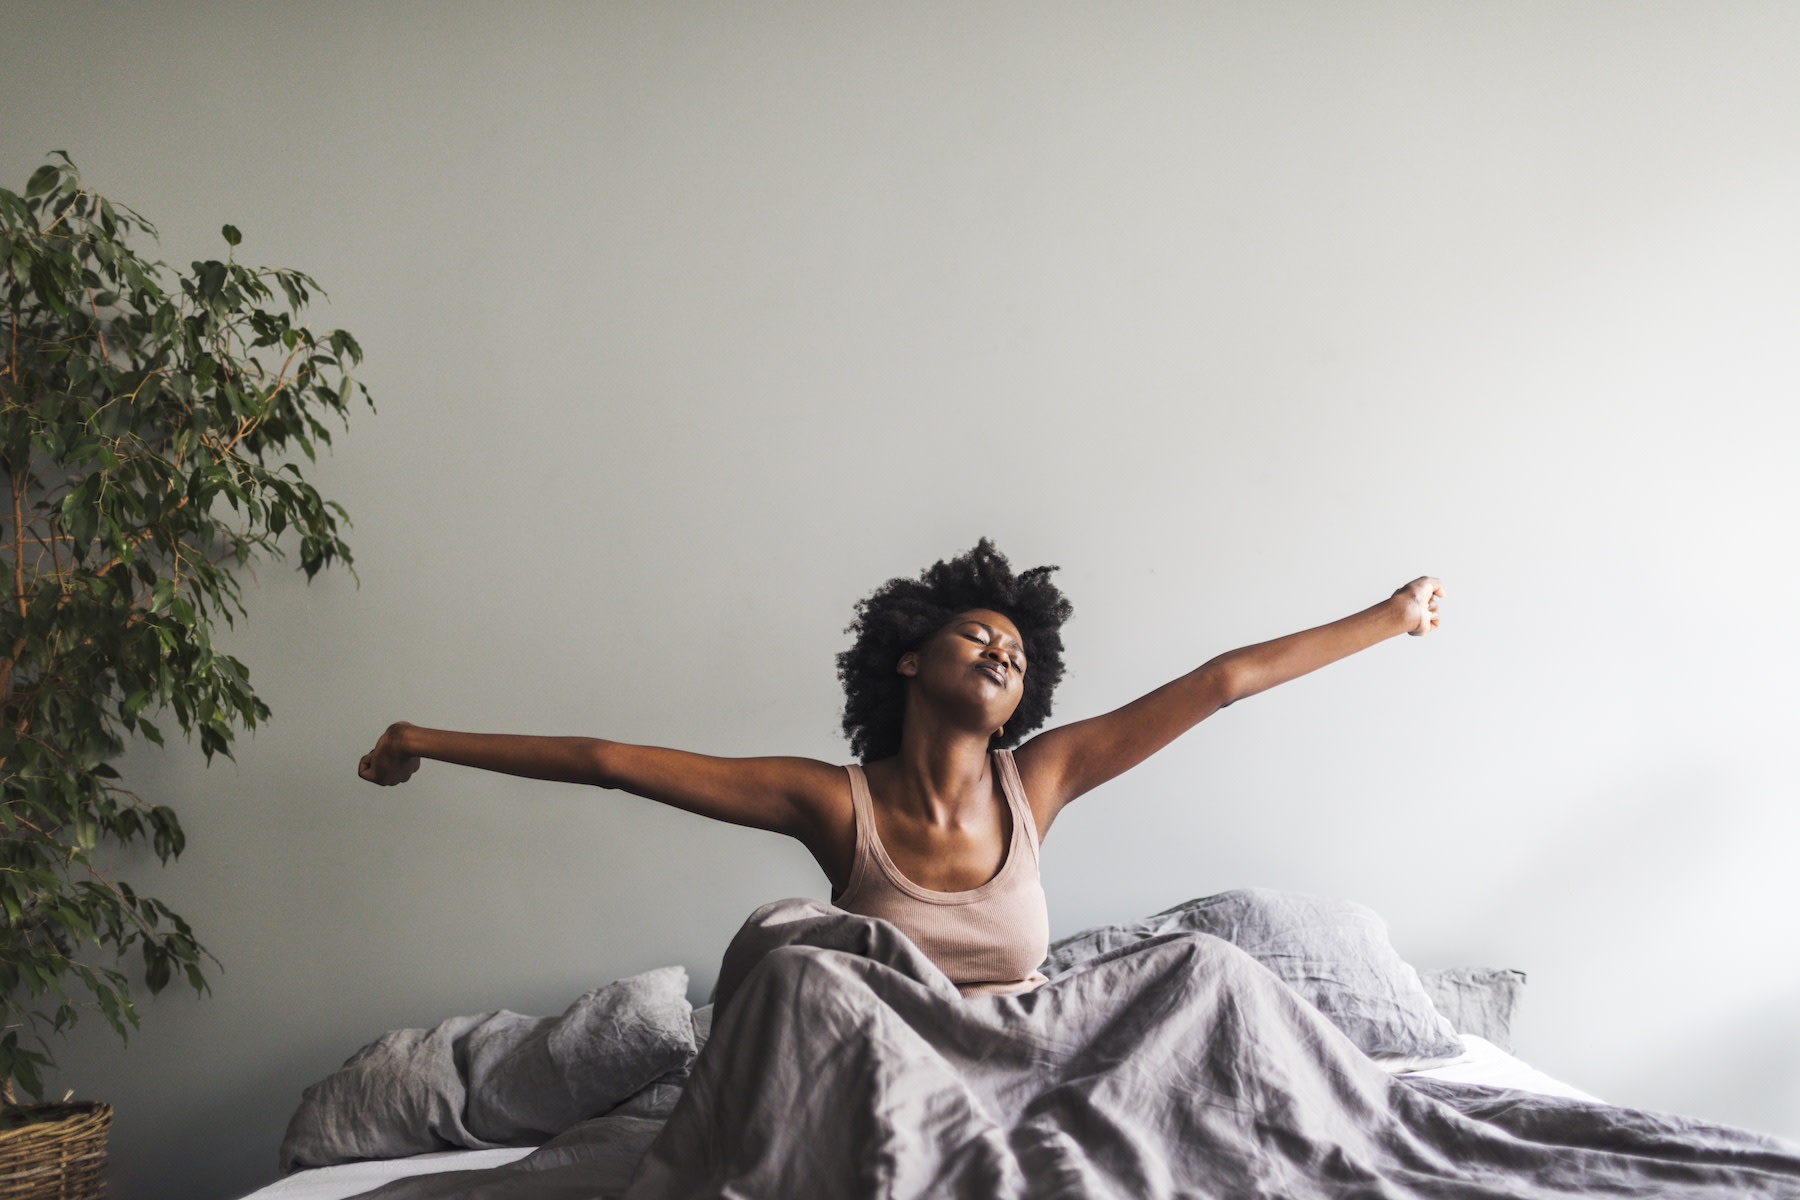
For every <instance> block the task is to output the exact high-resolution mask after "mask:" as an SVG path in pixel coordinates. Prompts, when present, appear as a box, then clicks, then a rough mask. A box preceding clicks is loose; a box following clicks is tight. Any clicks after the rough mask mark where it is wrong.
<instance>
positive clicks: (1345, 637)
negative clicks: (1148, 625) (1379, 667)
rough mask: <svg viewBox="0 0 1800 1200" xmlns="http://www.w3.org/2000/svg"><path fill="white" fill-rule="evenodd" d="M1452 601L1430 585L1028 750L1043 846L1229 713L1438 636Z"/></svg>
mask: <svg viewBox="0 0 1800 1200" xmlns="http://www.w3.org/2000/svg"><path fill="white" fill-rule="evenodd" d="M1443 595H1444V586H1443V584H1441V583H1439V582H1438V581H1437V580H1436V579H1433V578H1431V577H1430V576H1423V577H1421V578H1418V579H1415V580H1413V581H1412V582H1411V583H1409V584H1406V585H1405V586H1403V587H1400V588H1398V589H1396V590H1395V592H1394V594H1393V595H1392V596H1389V597H1388V598H1387V599H1386V600H1383V601H1382V602H1381V603H1379V604H1374V605H1371V606H1370V607H1368V608H1365V609H1363V610H1362V611H1361V612H1359V613H1352V614H1351V615H1350V616H1347V617H1345V618H1343V619H1342V620H1339V621H1333V622H1332V623H1331V624H1329V625H1320V626H1318V627H1317V628H1314V629H1305V630H1302V631H1300V632H1299V633H1290V634H1288V635H1287V636H1286V637H1281V638H1276V639H1275V640H1274V641H1269V642H1258V643H1257V644H1256V645H1254V646H1244V647H1242V648H1241V649H1237V650H1231V651H1227V652H1226V653H1224V654H1221V655H1219V656H1218V657H1217V658H1214V659H1211V660H1209V661H1207V662H1205V663H1203V664H1201V665H1200V666H1199V667H1197V668H1195V669H1194V670H1192V671H1190V672H1188V673H1187V674H1186V675H1183V676H1182V677H1181V678H1179V679H1176V680H1174V681H1173V682H1171V683H1166V684H1164V685H1163V686H1162V687H1159V688H1157V689H1156V690H1155V691H1154V692H1151V693H1149V694H1148V695H1145V696H1140V697H1139V698H1138V699H1136V700H1133V701H1132V702H1131V703H1130V704H1127V705H1125V706H1124V707H1123V708H1117V709H1114V710H1113V711H1112V712H1109V713H1105V714H1103V715H1101V716H1098V717H1091V718H1089V719H1088V720H1085V721H1076V722H1074V723H1072V724H1069V725H1061V726H1058V727H1057V728H1055V729H1052V730H1049V731H1048V732H1046V733H1043V734H1040V735H1039V736H1037V737H1035V738H1033V739H1031V740H1030V741H1029V742H1027V743H1026V744H1025V745H1023V746H1021V747H1020V748H1019V752H1018V764H1019V773H1020V775H1021V777H1022V779H1023V782H1024V784H1025V794H1026V795H1027V796H1028V797H1030V799H1031V806H1032V809H1033V812H1034V815H1036V817H1037V820H1038V833H1039V836H1042V835H1043V833H1044V832H1045V831H1047V830H1048V829H1049V827H1050V822H1051V820H1053V819H1055V816H1056V814H1057V813H1058V812H1059V811H1061V809H1062V807H1063V805H1065V804H1067V803H1069V801H1071V800H1073V799H1075V798H1076V797H1077V796H1080V795H1082V794H1083V793H1084V792H1088V791H1091V790H1093V789H1094V788H1096V787H1099V786H1100V785H1101V784H1102V783H1105V782H1106V781H1107V780H1109V779H1112V778H1113V777H1114V776H1117V775H1121V774H1123V773H1124V772H1126V771H1129V770H1130V769H1131V768H1132V767H1135V766H1137V765H1138V764H1139V763H1141V762H1143V761H1144V760H1145V759H1146V758H1149V757H1150V756H1151V755H1152V754H1155V753H1156V752H1157V751H1158V750H1161V749H1162V748H1163V747H1164V746H1166V745H1168V744H1169V743H1170V742H1172V741H1174V740H1175V739H1176V738H1178V737H1180V736H1181V735H1182V734H1184V733H1186V732H1187V731H1188V730H1190V729H1192V728H1193V727H1194V726H1195V725H1198V724H1199V723H1200V722H1201V721H1204V720H1205V719H1206V718H1207V717H1210V716H1211V715H1212V714H1213V713H1215V712H1218V711H1219V710H1220V709H1221V708H1224V707H1226V706H1227V705H1229V704H1234V703H1236V702H1237V701H1239V700H1242V699H1243V698H1244V697H1246V696H1254V695H1255V694H1256V693H1258V692H1263V691H1267V690H1268V689H1270V688H1272V687H1274V686H1275V685H1276V684H1279V683H1286V682H1287V681H1288V680H1290V679H1298V678H1299V677H1300V676H1302V675H1305V674H1307V673H1308V672H1311V671H1316V670H1318V669H1319V668H1320V667H1322V666H1325V665H1326V664H1327V663H1334V662H1336V661H1337V660H1338V659H1340V658H1347V657H1349V656H1350V655H1352V654H1355V653H1356V652H1357V651H1358V650H1365V649H1367V648H1368V647H1370V646H1373V645H1374V644H1375V643H1377V642H1382V641H1386V640H1387V639H1388V638H1390V637H1393V636H1394V635H1395V634H1399V633H1408V634H1413V635H1415V636H1417V635H1419V634H1425V633H1429V632H1431V631H1432V630H1433V629H1436V628H1437V623H1438V615H1437V604H1438V600H1439V599H1440V598H1441V597H1442V596H1443Z"/></svg>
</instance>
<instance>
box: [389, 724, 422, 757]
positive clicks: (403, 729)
mask: <svg viewBox="0 0 1800 1200" xmlns="http://www.w3.org/2000/svg"><path fill="white" fill-rule="evenodd" d="M418 733H419V727H418V726H417V725H413V724H409V723H408V722H406V721H395V722H394V723H393V724H392V725H389V726H388V727H387V744H388V745H389V746H390V747H391V748H392V749H393V752H394V753H395V754H398V755H399V756H400V757H402V758H417V757H419V739H418V737H417V736H416V735H417V734H418Z"/></svg>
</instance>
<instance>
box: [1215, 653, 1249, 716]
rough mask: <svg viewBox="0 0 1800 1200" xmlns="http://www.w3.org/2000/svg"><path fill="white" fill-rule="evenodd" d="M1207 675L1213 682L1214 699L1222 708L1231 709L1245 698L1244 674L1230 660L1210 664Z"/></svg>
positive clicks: (1220, 660) (1216, 660)
mask: <svg viewBox="0 0 1800 1200" xmlns="http://www.w3.org/2000/svg"><path fill="white" fill-rule="evenodd" d="M1206 674H1207V677H1208V678H1209V679H1210V680H1211V681H1212V691H1213V699H1214V701H1215V702H1216V703H1217V705H1218V706H1219V707H1220V708H1230V707H1231V706H1232V705H1233V704H1236V703H1237V702H1238V701H1239V700H1242V699H1243V698H1244V692H1243V682H1244V681H1243V674H1242V672H1241V671H1239V670H1238V668H1237V665H1236V664H1234V663H1233V662H1231V661H1230V660H1229V659H1215V660H1214V661H1213V662H1211V663H1208V664H1207V672H1206Z"/></svg>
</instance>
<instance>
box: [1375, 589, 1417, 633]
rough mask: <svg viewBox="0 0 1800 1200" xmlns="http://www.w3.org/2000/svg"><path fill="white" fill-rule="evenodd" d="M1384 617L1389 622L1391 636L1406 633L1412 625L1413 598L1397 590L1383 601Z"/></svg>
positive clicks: (1381, 606)
mask: <svg viewBox="0 0 1800 1200" xmlns="http://www.w3.org/2000/svg"><path fill="white" fill-rule="evenodd" d="M1380 608H1381V611H1382V618H1383V620H1385V621H1386V622H1387V625H1388V628H1389V636H1390V637H1391V636H1393V635H1394V634H1398V633H1405V632H1406V631H1407V630H1408V629H1410V628H1411V627H1412V598H1411V597H1410V596H1407V595H1406V594H1405V593H1403V592H1395V593H1394V594H1393V595H1391V596H1389V597H1388V598H1387V599H1386V600H1384V601H1382V602H1381V605H1380Z"/></svg>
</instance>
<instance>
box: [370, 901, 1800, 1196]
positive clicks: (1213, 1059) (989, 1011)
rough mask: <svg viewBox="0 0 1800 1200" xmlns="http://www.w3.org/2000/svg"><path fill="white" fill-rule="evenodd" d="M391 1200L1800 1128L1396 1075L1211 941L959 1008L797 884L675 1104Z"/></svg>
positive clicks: (1547, 1185)
mask: <svg viewBox="0 0 1800 1200" xmlns="http://www.w3.org/2000/svg"><path fill="white" fill-rule="evenodd" d="M369 1195H371V1196H379V1197H382V1198H383V1200H428V1198H429V1200H436V1198H438V1197H451V1196H457V1197H484V1198H489V1200H551V1198H561V1197H609V1198H611V1197H619V1196H623V1197H627V1198H628V1200H653V1198H664V1197H668V1198H673V1197H721V1198H723V1197H733V1198H748V1197H771V1198H781V1200H805V1198H809V1197H819V1198H821V1200H825V1198H830V1200H843V1198H849V1197H940V1196H941V1197H969V1198H983V1200H985V1198H989V1197H1008V1198H1011V1197H1118V1198H1120V1200H1148V1198H1151V1197H1175V1196H1184V1197H1187V1196H1191V1197H1230V1198H1233V1200H1239V1198H1242V1200H1248V1198H1253V1197H1255V1198H1261V1197H1283V1198H1291V1200H1311V1198H1314V1197H1320V1198H1323V1197H1359V1198H1361V1197H1371V1198H1373V1197H1382V1198H1393V1200H1413V1198H1422V1197H1518V1198H1521V1200H1524V1198H1536V1197H1550V1196H1619V1197H1708V1198H1715V1197H1716V1198H1718V1200H1725V1198H1727V1197H1730V1198H1732V1200H1753V1198H1759V1197H1800V1145H1795V1144H1792V1143H1788V1142H1783V1141H1780V1140H1778V1139H1774V1138H1768V1137H1763V1136H1760V1135H1757V1134H1751V1133H1747V1132H1744V1131H1741V1130H1736V1129H1731V1128H1727V1127H1723V1126H1718V1125H1711V1124H1707V1123H1704V1122H1700V1121H1694V1120H1687V1119H1684V1118H1679V1117H1671V1116H1667V1115H1661V1114H1651V1113H1645V1112H1639V1111H1635V1110H1632V1109H1625V1108H1617V1107H1613V1106H1609V1105H1601V1104H1590V1103H1583V1102H1578V1101H1572V1100H1565V1099H1558V1098H1551V1097H1546V1096H1539V1095H1535V1094H1529V1093H1524V1092H1516V1091H1506V1090H1501V1089H1494V1088H1485V1087H1478V1086H1475V1085H1469V1084H1450V1083H1445V1082H1441V1081H1435V1080H1424V1079H1406V1078H1404V1077H1396V1076H1392V1075H1389V1074H1388V1073H1387V1072H1386V1071H1383V1070H1382V1069H1381V1068H1380V1067H1379V1066H1377V1065H1376V1064H1375V1063H1373V1062H1372V1061H1371V1060H1370V1059H1369V1058H1368V1057H1366V1056H1365V1055H1364V1054H1363V1053H1362V1052H1361V1051H1360V1050H1358V1049H1357V1048H1356V1046H1355V1045H1353V1044H1352V1043H1351V1042H1350V1040H1349V1039H1348V1038H1347V1037H1346V1036H1345V1035H1344V1034H1343V1033H1342V1032H1340V1031H1339V1030H1338V1029H1337V1028H1336V1027H1334V1026H1333V1025H1332V1024H1330V1023H1329V1022H1327V1021H1326V1020H1325V1019H1324V1018H1323V1017H1322V1016H1321V1015H1320V1014H1319V1012H1318V1010H1317V1009H1315V1008H1314V1007H1312V1006H1311V1005H1309V1004H1308V1003H1306V1002H1305V1001H1304V1000H1302V999H1301V998H1300V997H1299V996H1298V995H1297V994H1296V993H1295V992H1294V991H1293V990H1292V989H1291V988H1290V987H1288V986H1287V985H1286V984H1284V983H1282V982H1281V981H1280V980H1279V979H1278V978H1276V976H1274V975H1273V974H1271V973H1270V972H1269V971H1268V970H1267V969H1266V968H1264V967H1263V966H1261V965H1260V964H1259V963H1257V962H1256V961H1255V960H1254V959H1252V958H1251V957H1249V956H1248V955H1247V954H1245V953H1244V952H1243V951H1241V950H1239V949H1237V948H1236V947H1234V946H1232V945H1231V944H1230V943H1228V942H1225V941H1222V940H1220V939H1218V938H1215V937H1211V936H1209V935H1205V934H1195V933H1181V934H1169V935H1163V936H1158V937H1153V938H1149V939H1147V940H1145V941H1142V942H1138V943H1136V944H1134V945H1131V946H1127V947H1123V948H1121V949H1119V950H1116V951H1112V952H1109V953H1105V954H1102V955H1100V956H1099V957H1097V958H1094V959H1092V960H1090V961H1088V962H1086V963H1083V964H1082V965H1080V966H1079V967H1078V968H1076V969H1074V970H1071V971H1069V972H1068V973H1067V974H1064V975H1061V976H1059V977H1058V978H1056V979H1054V980H1052V981H1051V982H1050V983H1049V984H1047V985H1045V986H1044V987H1042V988H1040V989H1038V990H1037V991H1035V992H1031V993H1027V994H1025V995H1022V996H1007V997H977V998H971V999H964V998H962V997H961V996H960V995H958V993H957V991H956V989H955V987H954V986H953V985H952V984H951V983H950V981H949V980H948V979H947V978H945V977H944V975H943V974H942V972H940V971H939V970H938V969H937V968H936V967H935V966H934V965H933V964H932V963H931V962H930V961H929V960H928V959H926V958H925V957H924V956H923V955H922V954H921V953H920V952H919V951H918V950H917V949H916V948H915V947H914V946H913V945H912V944H911V943H910V942H909V941H907V940H906V938H905V937H904V936H903V935H902V934H901V933H900V932H899V931H898V930H897V929H896V928H894V927H893V926H892V925H889V924H887V923H886V922H883V921H877V920H872V919H870V918H866V917H859V916H854V915H852V914H848V913H844V912H842V911H840V910H837V909H834V908H830V907H827V906H825V905H822V904H819V903H818V902H816V901H810V900H785V901H779V902H777V903H775V904H771V905H767V906H765V907H763V908H761V909H759V910H757V912H756V913H754V914H753V915H752V916H751V918H750V920H749V922H747V923H746V924H745V926H744V928H743V929H742V930H741V931H740V932H739V933H738V935H737V937H736V938H735V939H734V940H733V942H732V944H731V946H730V948H729V949H728V950H727V951H726V954H725V959H724V962H723V964H722V965H721V970H720V978H719V988H718V992H717V994H716V997H715V1008H714V1020H713V1028H712V1036H711V1038H710V1040H709V1041H708V1042H707V1044H706V1046H705V1048H704V1049H703V1050H702V1051H701V1053H700V1055H699V1058H698V1059H697V1060H696V1061H695V1063H694V1067H693V1072H692V1075H691V1077H690V1078H689V1080H688V1081H687V1084H686V1086H685V1088H684V1089H683V1091H682V1093H681V1096H680V1099H679V1101H678V1102H677V1103H676V1104H675V1106H674V1109H673V1111H672V1112H670V1113H669V1114H668V1116H667V1120H666V1121H662V1122H659V1121H657V1120H654V1119H648V1118H646V1117H643V1116H632V1115H608V1116H603V1117H600V1118H597V1119H595V1120H591V1121H587V1122H585V1123H583V1124H581V1125H578V1126H576V1127H575V1128H574V1129H571V1130H569V1131H568V1132H567V1133H565V1134H563V1135H561V1136H560V1137H558V1138H556V1139H555V1140H553V1141H551V1142H549V1143H548V1144H546V1145H545V1146H544V1147H542V1148H541V1149H539V1150H538V1151H536V1152H535V1153H533V1154H532V1155H530V1156H529V1157H527V1158H525V1159H523V1160H522V1161H521V1162H519V1163H517V1164H515V1165H513V1166H510V1167H503V1168H499V1169H497V1170H488V1171H480V1172H458V1173H454V1174H448V1175H435V1176H429V1177H425V1178H419V1179H412V1180H403V1181H400V1182H397V1183H393V1184H389V1185H387V1186H386V1187H384V1188H381V1189H379V1190H378V1191H376V1192H373V1193H369Z"/></svg>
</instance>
